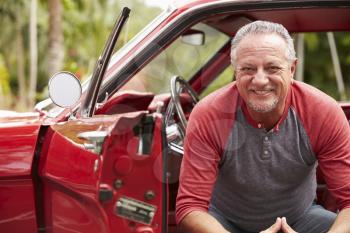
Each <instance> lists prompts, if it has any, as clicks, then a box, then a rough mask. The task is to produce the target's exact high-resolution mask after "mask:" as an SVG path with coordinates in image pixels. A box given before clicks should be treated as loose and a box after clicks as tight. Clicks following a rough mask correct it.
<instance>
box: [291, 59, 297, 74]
mask: <svg viewBox="0 0 350 233" xmlns="http://www.w3.org/2000/svg"><path fill="white" fill-rule="evenodd" d="M297 64H298V59H295V60H294V61H293V62H292V64H291V65H290V73H291V74H292V77H294V74H295V70H296V69H297Z"/></svg>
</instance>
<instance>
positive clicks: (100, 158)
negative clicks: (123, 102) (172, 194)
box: [40, 111, 167, 233]
mask: <svg viewBox="0 0 350 233" xmlns="http://www.w3.org/2000/svg"><path fill="white" fill-rule="evenodd" d="M162 121H163V120H162V117H161V115H158V114H152V115H150V114H147V112H145V111H139V112H132V113H124V114H117V115H108V116H107V115H95V116H93V117H91V118H83V119H76V120H70V121H67V122H63V123H58V124H56V125H52V126H50V127H49V128H48V130H47V132H46V135H47V137H46V139H45V141H44V142H43V150H42V154H41V158H43V159H41V164H40V166H41V167H42V169H40V170H41V173H42V174H41V176H42V177H43V179H42V180H43V187H42V191H43V192H42V194H43V200H45V201H44V202H43V203H42V207H41V208H42V210H43V213H44V216H42V217H43V218H44V219H45V220H44V221H43V222H42V223H41V224H40V225H41V226H40V227H45V229H46V232H94V233H95V232H148V233H150V232H166V226H167V223H166V214H164V213H166V211H167V206H166V203H167V200H166V199H167V190H166V182H165V180H166V178H165V172H164V171H165V169H164V167H165V158H164V156H165V155H166V153H165V151H164V150H165V146H164V145H165V142H164V135H163V132H164V130H163V122H162Z"/></svg>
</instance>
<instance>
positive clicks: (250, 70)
mask: <svg viewBox="0 0 350 233" xmlns="http://www.w3.org/2000/svg"><path fill="white" fill-rule="evenodd" d="M241 71H242V72H253V71H254V68H252V67H242V68H241Z"/></svg>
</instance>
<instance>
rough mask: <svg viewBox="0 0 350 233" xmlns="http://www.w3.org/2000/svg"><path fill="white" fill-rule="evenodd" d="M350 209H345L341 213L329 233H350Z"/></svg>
mask: <svg viewBox="0 0 350 233" xmlns="http://www.w3.org/2000/svg"><path fill="white" fill-rule="evenodd" d="M349 220H350V208H346V209H343V210H342V211H340V212H339V214H338V216H337V218H336V219H335V222H334V223H333V225H332V227H331V229H330V230H329V233H338V232H339V233H350V221H349Z"/></svg>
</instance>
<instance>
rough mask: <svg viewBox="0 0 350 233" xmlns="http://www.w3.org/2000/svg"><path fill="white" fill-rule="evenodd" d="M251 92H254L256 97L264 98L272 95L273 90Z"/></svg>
mask: <svg viewBox="0 0 350 233" xmlns="http://www.w3.org/2000/svg"><path fill="white" fill-rule="evenodd" d="M251 92H253V93H254V94H256V95H260V96H264V95H268V94H270V93H272V92H273V90H272V89H270V90H251Z"/></svg>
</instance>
